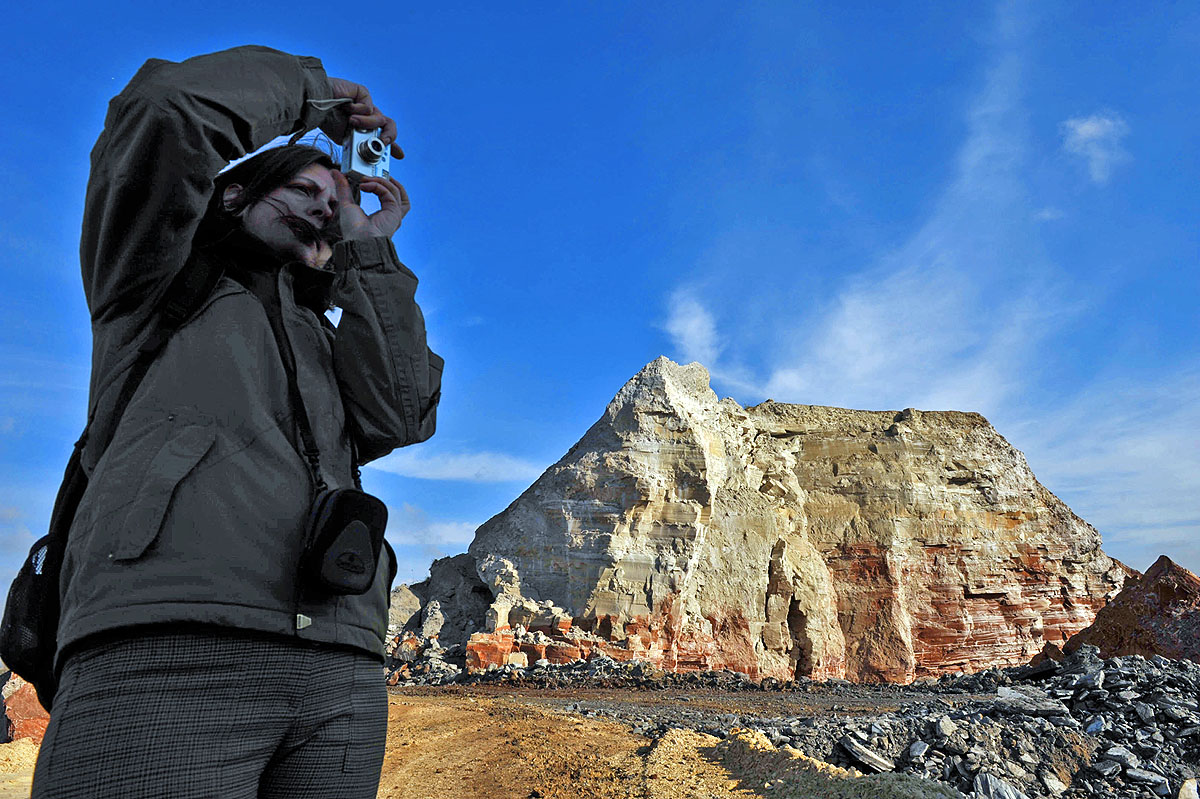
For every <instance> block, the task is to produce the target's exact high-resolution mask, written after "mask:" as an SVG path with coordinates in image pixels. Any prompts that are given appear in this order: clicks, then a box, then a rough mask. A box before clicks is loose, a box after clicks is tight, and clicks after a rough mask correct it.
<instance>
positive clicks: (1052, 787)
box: [1040, 771, 1067, 796]
mask: <svg viewBox="0 0 1200 799" xmlns="http://www.w3.org/2000/svg"><path fill="white" fill-rule="evenodd" d="M1040 777H1041V780H1042V785H1044V786H1046V790H1047V791H1048V792H1049V793H1051V794H1052V795H1054V796H1061V795H1062V794H1064V793H1066V792H1067V786H1066V784H1065V783H1063V781H1062V780H1060V779H1059V778H1058V777H1056V776H1054V775H1053V774H1051V773H1050V772H1048V771H1043V772H1042V773H1041V775H1040Z"/></svg>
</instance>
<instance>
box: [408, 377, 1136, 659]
mask: <svg viewBox="0 0 1200 799" xmlns="http://www.w3.org/2000/svg"><path fill="white" fill-rule="evenodd" d="M469 554H470V555H471V557H472V558H473V559H474V561H475V565H476V571H477V574H478V576H479V579H480V580H481V581H482V583H483V584H485V585H486V586H487V588H488V590H489V591H490V593H491V595H492V597H493V600H492V603H491V606H490V608H489V609H488V610H487V618H486V620H485V629H484V631H483V632H482V633H479V634H476V635H474V636H472V637H471V639H470V640H469V641H468V642H467V649H468V666H471V667H474V668H482V667H486V666H487V665H488V664H489V663H502V662H505V661H506V658H509V657H510V653H512V652H514V651H516V650H521V654H522V655H523V657H522V659H525V657H528V658H533V657H535V656H537V657H546V658H547V659H549V660H552V661H555V660H559V661H561V660H564V659H570V658H571V657H580V656H587V655H588V654H589V653H590V652H592V651H599V652H603V653H605V654H607V655H609V656H611V657H614V658H617V659H621V660H628V659H634V658H636V659H640V660H648V661H651V662H652V663H654V664H656V665H659V666H661V667H663V668H667V669H674V670H682V669H722V668H728V669H732V670H736V671H741V672H744V673H747V674H750V675H752V676H755V677H764V676H772V677H778V678H789V677H791V676H793V675H797V676H809V677H814V678H829V677H845V678H849V679H853V680H886V681H895V682H909V681H912V680H913V679H915V678H918V677H922V676H933V675H937V674H939V673H942V672H946V671H959V670H968V671H969V670H975V669H979V668H985V667H988V666H992V665H1002V664H1015V663H1021V662H1025V661H1027V660H1028V659H1029V658H1030V657H1031V656H1032V655H1034V654H1035V653H1037V652H1038V651H1039V650H1040V649H1042V647H1043V646H1044V644H1046V643H1047V642H1051V643H1062V642H1065V641H1066V639H1067V638H1069V637H1070V636H1071V635H1073V634H1074V633H1076V632H1078V631H1079V630H1081V629H1083V628H1084V627H1086V626H1087V625H1088V624H1090V623H1091V621H1092V619H1093V617H1094V616H1095V614H1096V611H1097V610H1098V608H1099V607H1101V606H1102V605H1103V604H1104V603H1105V601H1106V600H1107V599H1108V598H1110V597H1111V596H1113V595H1115V594H1116V593H1117V591H1119V590H1120V588H1121V585H1122V583H1123V581H1124V578H1125V575H1126V571H1125V570H1124V568H1123V567H1122V566H1121V565H1120V564H1118V563H1117V562H1116V561H1113V560H1111V559H1110V558H1109V557H1108V556H1106V555H1105V554H1104V553H1103V552H1101V550H1100V540H1099V535H1098V534H1097V532H1096V531H1095V530H1094V529H1093V528H1092V527H1090V526H1089V525H1087V524H1086V523H1085V522H1083V521H1082V520H1081V519H1079V518H1078V517H1077V516H1075V515H1074V514H1073V513H1072V512H1071V510H1070V509H1069V508H1067V507H1066V506H1065V505H1064V504H1063V503H1062V502H1061V501H1059V500H1058V499H1057V498H1056V497H1055V496H1054V495H1053V494H1051V493H1050V492H1049V491H1047V490H1046V489H1045V488H1044V487H1042V486H1041V485H1040V484H1039V483H1038V482H1037V480H1036V479H1035V478H1034V476H1033V474H1032V473H1031V472H1030V470H1029V467H1028V465H1027V464H1026V463H1025V459H1024V457H1023V456H1022V455H1021V453H1020V452H1018V451H1017V450H1016V449H1014V448H1013V447H1012V446H1011V445H1009V444H1008V442H1006V441H1005V440H1004V439H1003V438H1002V437H1001V436H1000V435H999V434H998V433H997V432H996V431H995V430H994V429H993V428H992V427H991V425H989V424H988V423H987V421H986V420H985V419H983V417H981V416H979V415H977V414H972V413H958V412H953V411H948V412H927V411H926V412H922V411H916V410H911V409H910V410H905V411H902V412H899V413H897V412H891V411H888V412H874V411H851V410H843V409H840V408H827V407H818V406H809V405H784V404H780V403H775V402H772V401H767V402H765V403H763V404H761V405H758V406H755V407H751V408H742V407H741V406H739V405H738V404H737V403H736V402H734V401H733V400H731V399H725V400H718V399H717V397H716V395H715V394H714V393H713V392H712V390H711V389H710V388H709V385H708V373H707V372H706V371H705V370H704V368H703V367H701V366H700V365H699V364H691V365H688V366H680V365H677V364H675V363H673V362H671V361H669V360H667V359H666V358H659V359H658V360H656V361H654V362H652V363H651V364H649V365H648V366H646V367H645V368H644V369H643V370H642V371H641V372H640V373H638V374H637V375H636V376H635V377H634V378H633V379H632V380H631V381H630V382H629V383H628V384H626V385H625V387H624V388H622V389H621V391H620V392H619V393H618V394H617V396H616V397H615V398H614V399H613V401H612V402H611V403H610V404H609V405H608V407H607V409H606V410H605V412H604V416H603V417H602V418H601V419H600V420H599V421H598V422H597V423H596V424H595V425H593V426H592V428H591V429H590V430H588V431H587V433H586V434H585V435H584V437H583V438H582V439H581V440H580V441H579V442H578V443H577V444H576V445H575V446H574V447H573V448H572V449H571V451H570V452H568V453H567V454H566V455H565V456H564V457H563V458H562V460H560V461H559V462H558V463H556V464H555V465H554V466H552V467H551V468H550V469H548V470H547V471H546V472H545V474H543V475H542V476H541V477H540V478H539V479H538V480H537V481H536V482H535V483H534V484H533V485H532V486H531V487H530V488H529V489H528V490H526V491H525V492H524V493H523V494H522V495H521V496H520V497H519V498H518V499H517V500H516V501H514V502H513V504H512V505H510V506H509V507H508V509H506V510H505V511H504V512H502V513H501V514H499V515H497V516H496V517H494V518H492V519H491V520H490V521H488V522H487V523H486V524H484V525H483V526H482V527H481V528H480V529H479V530H478V531H477V532H476V536H475V540H474V542H473V543H472V544H471V547H470V550H469ZM423 590H425V591H426V592H429V591H431V590H432V589H431V588H430V587H429V586H425V587H424V588H423ZM441 604H442V610H443V612H444V611H445V608H446V603H445V602H442V603H441ZM526 630H536V631H538V634H539V635H541V636H542V637H543V642H542V643H538V642H536V641H535V642H534V644H533V645H532V647H533V648H528V647H527V644H528V641H526V644H523V643H522V641H523V640H526V639H524V638H523V637H522V634H523V633H525V631H526ZM547 635H548V636H549V637H550V638H551V639H552V641H551V643H550V644H549V645H547V644H545V643H544V639H545V637H546V636H547ZM442 641H443V642H450V643H454V640H453V639H452V638H449V637H448V636H447V635H446V632H445V631H443V633H442ZM539 646H540V648H538V647H539Z"/></svg>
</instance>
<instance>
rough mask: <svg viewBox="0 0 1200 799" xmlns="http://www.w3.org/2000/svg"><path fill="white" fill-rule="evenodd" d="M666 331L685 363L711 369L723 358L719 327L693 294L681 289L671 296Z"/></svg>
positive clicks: (668, 304)
mask: <svg viewBox="0 0 1200 799" xmlns="http://www.w3.org/2000/svg"><path fill="white" fill-rule="evenodd" d="M664 327H665V328H666V331H667V333H668V334H669V335H670V336H671V342H672V343H673V344H674V346H675V350H676V352H678V353H679V357H680V358H681V359H682V361H683V362H684V363H690V362H692V361H699V362H700V363H702V364H704V365H705V366H707V367H709V368H710V369H711V368H715V367H716V365H717V357H718V356H719V355H720V354H721V346H720V343H719V342H718V340H717V326H716V323H715V322H714V321H713V316H712V314H711V313H709V312H708V309H707V308H705V307H704V306H703V305H702V304H701V303H700V301H699V300H698V299H697V298H696V296H695V295H694V293H693V292H692V291H690V290H688V289H680V290H678V291H676V292H675V293H674V294H672V295H671V297H670V300H669V302H668V303H667V321H666V324H665V325H664Z"/></svg>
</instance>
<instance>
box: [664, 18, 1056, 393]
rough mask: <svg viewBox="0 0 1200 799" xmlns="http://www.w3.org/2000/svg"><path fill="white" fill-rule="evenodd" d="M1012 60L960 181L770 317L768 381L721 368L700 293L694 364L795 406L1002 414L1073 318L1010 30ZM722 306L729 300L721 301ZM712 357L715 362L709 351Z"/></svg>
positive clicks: (692, 335) (1004, 58) (1007, 51)
mask: <svg viewBox="0 0 1200 799" xmlns="http://www.w3.org/2000/svg"><path fill="white" fill-rule="evenodd" d="M998 27H999V28H1000V30H1001V33H1002V35H1001V36H1000V37H999V39H1000V44H999V45H998V53H997V55H996V57H995V59H994V62H993V64H992V65H991V67H990V69H989V70H988V71H987V73H986V76H985V79H984V81H983V84H982V86H981V88H980V90H979V92H978V94H977V96H976V98H975V100H974V102H973V103H971V104H970V105H969V107H968V109H967V114H966V120H965V121H966V127H967V136H966V138H965V140H964V142H963V144H962V146H961V147H960V148H959V150H958V151H957V153H956V154H955V157H954V170H953V173H952V178H951V179H950V180H949V181H948V182H947V184H946V185H945V186H944V187H943V189H942V191H941V193H940V195H939V196H938V198H937V199H936V201H935V202H934V203H933V205H932V210H931V212H930V213H929V214H928V215H927V216H926V217H925V218H924V219H923V220H921V221H920V222H919V223H918V224H917V225H916V226H915V229H914V231H913V233H912V234H911V235H910V236H909V238H908V239H907V240H906V241H904V242H902V243H901V244H900V245H899V246H897V247H896V248H895V249H893V250H892V251H891V252H889V253H887V254H885V255H883V256H882V257H880V258H879V259H878V260H877V261H876V262H874V263H869V264H864V267H863V269H862V270H860V271H859V272H858V273H856V274H852V275H850V276H849V277H847V278H846V279H844V280H843V281H842V283H841V284H840V285H837V286H835V287H834V289H833V291H832V292H831V293H828V294H825V295H823V296H821V295H812V294H808V293H804V294H802V295H801V296H799V297H798V298H797V302H796V303H795V305H794V306H793V307H794V314H793V315H791V316H781V317H779V318H776V319H773V320H766V324H772V325H774V326H775V327H776V333H775V335H774V336H773V337H772V338H773V339H774V340H776V341H784V342H788V343H789V344H788V346H783V347H779V348H777V350H776V351H775V352H773V353H772V354H771V355H769V356H768V357H767V358H765V359H764V361H765V364H764V365H765V366H766V375H765V377H760V378H759V379H757V380H755V379H753V378H751V379H747V375H748V374H753V372H752V371H750V370H749V369H748V368H747V367H746V366H745V365H743V364H738V363H733V362H731V361H729V360H728V359H726V360H724V361H722V360H719V358H718V356H719V355H720V352H721V350H720V346H719V345H718V343H717V342H720V341H721V332H727V331H718V330H717V329H716V326H715V324H714V322H713V316H712V314H711V313H710V312H709V311H708V309H707V308H706V306H705V305H704V302H703V301H702V299H701V298H700V296H701V295H700V292H699V289H698V288H696V287H687V288H684V289H681V290H678V291H677V292H676V293H675V294H674V295H673V296H672V297H671V301H670V303H669V307H670V314H669V317H668V321H667V324H666V325H665V327H666V328H667V330H668V331H669V332H671V334H672V339H673V342H674V343H675V346H676V349H677V351H678V353H679V355H680V356H682V357H683V358H685V359H688V360H691V359H697V360H701V362H702V363H705V364H706V365H708V366H710V367H711V371H712V372H713V375H714V378H715V379H716V380H717V381H719V382H724V383H728V384H730V385H731V386H737V387H738V388H741V389H743V390H744V389H745V388H746V387H748V386H752V388H753V390H752V392H751V393H753V394H757V395H758V396H762V397H768V396H769V397H772V398H775V399H778V400H781V401H792V402H814V403H822V404H835V405H843V406H847V407H858V408H880V407H887V408H895V407H908V406H916V407H923V408H962V409H970V410H979V411H982V412H984V413H989V412H992V411H994V410H995V409H996V408H998V407H1000V406H1001V405H1002V404H1003V403H1004V402H1005V401H1006V400H1007V399H1009V398H1011V397H1012V396H1013V395H1014V394H1015V393H1018V392H1019V391H1020V389H1021V388H1022V386H1021V385H1020V383H1019V380H1018V378H1017V376H1018V375H1020V374H1021V373H1022V367H1023V366H1024V365H1025V359H1027V358H1028V357H1029V354H1030V353H1031V352H1033V351H1034V350H1035V349H1036V347H1037V346H1038V344H1039V342H1040V341H1041V340H1042V339H1043V338H1044V337H1045V336H1047V335H1049V334H1050V333H1051V332H1053V331H1054V330H1055V329H1056V327H1057V326H1058V325H1059V324H1060V323H1061V321H1062V320H1063V319H1064V318H1066V317H1068V316H1069V315H1070V314H1071V313H1072V312H1073V309H1074V305H1073V304H1072V303H1070V302H1066V301H1065V299H1064V297H1062V296H1059V295H1060V294H1061V292H1058V291H1056V289H1055V287H1054V285H1053V284H1052V281H1051V280H1050V279H1049V278H1048V277H1047V275H1048V274H1049V270H1048V269H1047V268H1046V266H1047V265H1046V263H1045V259H1044V257H1043V256H1042V254H1041V252H1040V251H1039V250H1038V248H1037V245H1036V243H1035V242H1036V235H1034V229H1035V228H1034V226H1035V225H1036V219H1035V218H1034V214H1033V211H1032V208H1033V205H1032V204H1031V202H1030V200H1029V196H1028V193H1027V191H1026V189H1025V185H1024V172H1025V169H1026V162H1027V153H1026V137H1025V135H1024V111H1023V109H1022V106H1021V97H1022V76H1023V61H1022V58H1021V57H1020V48H1019V46H1018V45H1017V44H1015V43H1013V42H1011V41H1008V39H1007V38H1006V37H1008V36H1011V35H1014V34H1012V31H1016V30H1020V28H1021V26H1019V25H1005V24H1001V25H999V26H998ZM710 301H712V302H719V301H720V298H711V299H710ZM705 354H708V355H709V356H710V358H711V360H709V361H707V362H706V361H704V360H703V358H702V357H701V356H702V355H705Z"/></svg>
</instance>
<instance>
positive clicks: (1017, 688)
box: [392, 646, 1200, 799]
mask: <svg viewBox="0 0 1200 799" xmlns="http://www.w3.org/2000/svg"><path fill="white" fill-rule="evenodd" d="M410 650H412V652H413V654H412V655H411V656H410V659H409V660H408V661H406V662H404V663H403V664H402V665H405V666H407V669H406V670H407V673H408V675H409V676H408V677H407V678H405V679H404V680H402V681H401V682H400V684H407V685H418V684H420V685H430V684H432V685H438V684H445V683H450V682H453V683H457V684H465V685H478V684H502V685H511V686H514V687H517V686H520V687H537V688H547V689H566V688H597V687H609V688H635V689H648V690H682V691H685V692H686V691H688V690H716V691H780V692H803V693H809V694H813V695H814V696H818V695H819V696H821V697H825V698H829V697H833V698H836V697H838V696H840V695H845V696H848V697H853V696H862V695H863V694H864V693H865V692H869V694H870V696H871V697H873V698H876V699H877V702H878V704H879V705H880V706H883V707H886V706H888V705H889V704H891V703H890V702H889V701H888V699H889V696H890V695H893V694H894V695H896V696H899V695H901V694H903V695H905V696H906V697H909V698H910V699H911V698H912V696H913V695H914V694H916V695H917V700H916V701H909V702H908V703H904V704H902V706H901V707H900V708H899V709H897V710H895V711H891V712H881V713H855V714H853V715H849V714H846V713H844V712H840V711H842V710H844V708H841V707H840V706H839V705H837V704H832V705H830V706H829V707H830V712H823V713H820V714H819V715H812V714H809V715H806V716H795V717H773V718H766V717H756V716H746V715H735V714H729V713H725V714H721V713H715V712H706V711H704V710H703V709H695V708H692V707H689V706H688V703H687V702H686V701H684V700H686V697H683V696H681V697H678V699H680V702H679V703H678V704H677V705H675V704H671V705H665V706H664V707H663V709H658V708H649V707H642V706H639V707H637V708H636V710H630V709H629V708H627V707H619V706H611V707H609V706H606V705H605V703H604V702H603V701H581V702H574V703H571V704H569V705H567V707H568V709H570V710H574V711H577V712H580V713H583V714H584V715H588V716H596V715H603V716H610V717H613V718H617V719H620V720H622V721H625V722H626V723H628V724H630V726H631V727H632V728H633V730H634V731H635V732H638V733H641V734H644V735H648V736H650V737H659V736H661V735H663V734H665V733H666V731H667V730H669V729H673V728H683V729H694V730H697V731H699V732H704V733H707V734H710V735H715V736H717V737H719V738H726V737H728V736H729V735H730V733H731V732H732V731H734V730H739V729H749V730H755V731H758V732H761V733H762V734H763V735H765V736H766V737H767V738H768V739H770V741H771V742H772V743H774V744H775V745H776V746H780V747H782V746H790V747H794V748H795V749H797V750H799V751H800V752H802V753H804V755H806V756H808V757H813V758H817V759H819V760H822V761H825V762H827V763H830V764H833V765H836V766H840V767H843V768H855V769H858V770H861V771H865V772H896V773H902V774H911V775H916V776H920V777H925V778H929V779H932V780H936V781H938V782H939V783H941V784H943V785H946V786H948V787H951V788H953V789H955V790H957V791H959V792H961V793H962V794H964V795H966V796H967V797H970V798H971V799H1021V797H1026V798H1027V799H1034V797H1055V798H1058V797H1061V798H1062V799H1084V797H1087V798H1088V799H1091V798H1092V797H1098V798H1099V799H1107V798H1109V797H1112V798H1114V799H1140V798H1142V797H1146V799H1152V798H1156V797H1164V796H1165V797H1171V798H1172V799H1175V797H1183V798H1184V799H1190V798H1191V797H1195V796H1196V794H1195V792H1194V791H1195V782H1194V780H1195V778H1196V777H1198V776H1200V665H1197V664H1195V663H1192V662H1191V661H1187V660H1169V659H1167V658H1163V657H1158V656H1155V657H1153V658H1150V659H1146V658H1143V657H1141V656H1138V655H1130V656H1125V657H1114V658H1109V659H1108V660H1101V659H1100V658H1099V657H1098V650H1097V649H1096V648H1095V647H1091V646H1085V647H1082V648H1081V649H1080V650H1078V651H1077V652H1075V653H1074V654H1072V655H1070V656H1069V657H1067V658H1066V659H1065V660H1063V661H1062V662H1061V663H1055V662H1054V661H1045V662H1044V663H1041V664H1039V665H1037V666H1022V667H1017V668H1009V669H992V670H988V671H985V672H980V673H977V674H971V675H953V676H944V677H942V678H941V679H938V680H936V681H933V680H931V681H924V682H920V683H916V684H913V685H909V686H887V685H876V686H869V687H866V686H862V685H855V684H852V683H849V682H846V681H843V680H831V681H827V682H822V683H814V682H812V681H809V680H804V679H800V680H797V681H795V682H787V683H780V682H778V681H773V680H765V681H763V682H761V683H756V682H753V681H751V680H750V679H749V678H747V677H746V676H745V675H741V674H736V673H733V672H689V673H670V672H664V671H662V670H661V669H657V668H654V667H653V666H650V665H648V664H645V663H640V662H633V663H622V662H617V661H614V660H612V659H610V658H608V657H605V656H603V655H598V656H595V657H593V658H592V659H591V660H588V661H577V662H574V663H570V664H565V665H551V664H550V663H549V662H548V661H544V660H543V661H538V662H537V663H536V664H534V665H533V666H531V667H529V668H524V669H522V668H516V667H512V666H508V667H504V668H498V669H493V670H492V671H489V672H485V673H482V674H475V675H467V674H466V673H465V672H464V671H463V669H462V667H461V661H459V662H458V663H456V662H455V661H458V660H459V657H460V654H459V653H458V652H456V651H454V649H453V648H452V649H439V648H436V647H435V648H433V649H432V651H431V650H430V649H425V650H423V651H418V650H419V648H417V649H414V648H413V647H410ZM393 663H394V659H393ZM395 668H396V666H395V665H392V669H393V670H394V669H395ZM393 673H395V672H394V671H393ZM979 695H983V696H979ZM963 696H966V697H967V698H966V699H957V700H956V701H953V702H952V701H949V700H950V698H956V697H959V698H961V697H963ZM897 704H901V703H897ZM1189 781H1191V782H1189Z"/></svg>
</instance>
